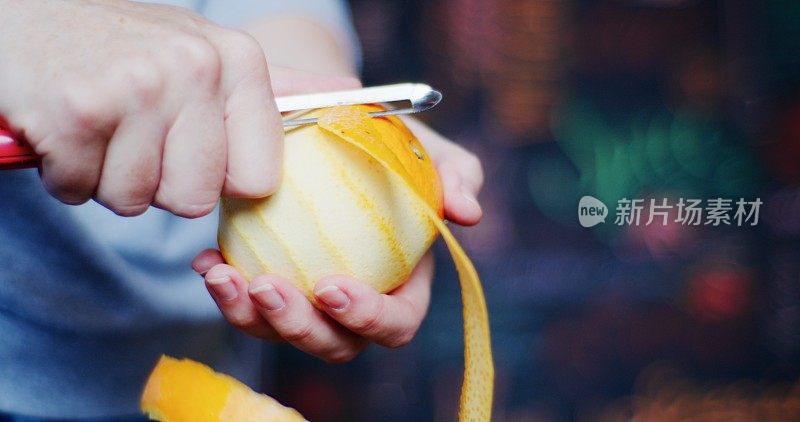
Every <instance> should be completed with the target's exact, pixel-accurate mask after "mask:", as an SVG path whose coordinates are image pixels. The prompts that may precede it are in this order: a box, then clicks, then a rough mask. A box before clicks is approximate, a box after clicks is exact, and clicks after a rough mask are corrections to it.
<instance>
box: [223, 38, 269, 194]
mask: <svg viewBox="0 0 800 422" xmlns="http://www.w3.org/2000/svg"><path fill="white" fill-rule="evenodd" d="M208 32H209V40H210V41H211V42H212V44H214V45H215V46H216V47H217V50H218V51H219V53H220V58H221V63H222V69H221V71H222V73H221V88H222V91H223V93H224V94H225V131H226V134H227V139H228V160H227V174H226V179H225V186H224V190H223V195H225V196H229V197H241V198H260V197H265V196H268V195H270V194H272V193H273V192H275V190H276V189H277V188H278V184H279V182H280V175H281V160H282V158H283V125H282V123H281V117H280V114H279V113H278V110H277V108H276V106H275V101H274V98H273V94H272V89H271V87H270V79H269V72H268V70H267V61H266V58H265V57H264V52H263V51H262V49H261V46H260V45H259V44H258V42H257V41H256V40H255V39H254V38H253V37H252V36H250V35H249V34H247V33H245V32H243V31H235V30H229V29H219V28H213V29H208Z"/></svg>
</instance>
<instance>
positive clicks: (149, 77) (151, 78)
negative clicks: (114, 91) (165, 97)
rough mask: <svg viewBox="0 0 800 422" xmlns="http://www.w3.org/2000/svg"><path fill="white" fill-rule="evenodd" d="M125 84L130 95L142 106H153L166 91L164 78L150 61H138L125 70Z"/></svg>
mask: <svg viewBox="0 0 800 422" xmlns="http://www.w3.org/2000/svg"><path fill="white" fill-rule="evenodd" d="M125 72H126V75H125V78H124V80H125V83H126V85H127V89H128V90H129V92H130V95H131V96H132V97H133V99H134V100H135V101H136V102H137V103H138V104H139V105H140V106H145V107H146V106H152V105H154V104H156V102H157V101H158V100H159V99H160V98H161V94H162V92H163V91H164V78H163V76H162V74H161V72H160V71H159V69H158V67H156V66H155V64H154V63H153V62H151V61H149V60H137V61H134V62H132V63H130V64H129V66H128V67H127V68H126V70H125Z"/></svg>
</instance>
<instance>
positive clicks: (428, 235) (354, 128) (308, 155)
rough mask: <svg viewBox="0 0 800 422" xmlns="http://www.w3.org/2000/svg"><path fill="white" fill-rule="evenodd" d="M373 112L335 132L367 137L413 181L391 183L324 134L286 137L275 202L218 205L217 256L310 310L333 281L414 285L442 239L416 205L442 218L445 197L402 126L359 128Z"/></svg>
mask: <svg viewBox="0 0 800 422" xmlns="http://www.w3.org/2000/svg"><path fill="white" fill-rule="evenodd" d="M370 107H371V106H363V107H360V108H356V107H353V108H352V110H353V112H354V113H352V114H354V115H352V116H351V115H350V114H347V113H345V114H340V115H337V120H336V122H337V125H338V126H337V127H336V129H337V130H339V131H343V132H347V133H346V134H347V135H351V134H352V133H355V136H361V137H362V141H363V142H365V143H368V144H369V145H372V146H373V148H376V149H380V153H381V154H383V155H381V157H383V156H386V157H391V159H393V160H394V162H395V163H396V165H397V166H399V167H400V168H402V170H403V171H405V172H406V173H407V174H408V178H404V179H400V178H397V177H395V176H394V175H392V174H389V173H387V172H386V169H385V168H384V167H383V166H382V165H381V164H380V163H378V162H377V161H376V160H375V159H373V158H371V157H370V156H368V155H367V154H365V153H364V152H363V151H361V150H359V149H358V148H356V147H354V146H352V145H350V144H349V143H348V142H345V141H344V140H342V139H341V137H340V136H338V135H337V134H336V133H332V132H330V131H326V130H323V129H321V128H320V127H319V126H318V125H308V126H304V127H300V128H298V129H295V130H292V131H290V132H288V133H287V134H286V139H285V145H284V171H283V180H282V183H281V187H280V189H279V190H278V192H276V193H275V194H274V195H272V196H271V197H269V198H265V199H260V200H236V199H224V200H223V201H222V204H221V214H220V227H219V236H218V240H219V245H220V250H221V251H222V254H223V256H224V257H225V259H226V261H227V262H228V263H229V264H231V265H233V266H234V267H236V268H237V269H238V270H239V271H240V272H241V273H242V274H243V276H244V277H245V278H246V279H248V280H250V279H252V278H253V277H255V276H257V275H259V274H264V273H273V274H278V275H281V276H283V277H286V278H288V279H289V280H292V281H294V282H295V283H296V284H297V285H298V287H299V288H300V289H301V290H302V291H303V292H304V293H305V294H306V295H307V296H308V297H309V298H312V300H313V294H312V289H313V287H314V284H315V283H316V282H317V281H318V280H319V279H321V278H322V277H325V276H328V275H332V274H346V275H349V276H353V277H355V278H356V279H358V280H361V281H363V282H365V283H367V284H370V285H371V286H373V287H374V288H375V289H376V290H378V291H380V292H387V291H390V290H392V289H394V288H395V287H397V286H398V285H399V284H401V283H402V282H404V281H405V280H406V279H407V278H408V276H409V274H410V273H411V270H412V269H413V268H414V266H415V265H416V263H417V262H418V261H419V260H420V259H421V257H422V255H423V254H424V253H425V251H426V250H427V249H428V248H429V247H430V245H431V243H432V242H433V241H434V240H435V239H436V236H437V233H438V232H437V230H436V228H435V227H434V225H433V223H432V222H431V221H430V219H429V217H428V214H427V213H426V210H425V205H424V204H420V203H419V201H417V200H416V195H420V196H422V197H423V198H425V200H426V202H428V204H429V205H430V206H432V207H433V208H434V209H436V210H438V212H439V213H440V215H441V208H442V205H441V204H442V199H441V197H442V194H441V187H440V184H439V180H438V176H437V175H436V171H435V169H434V167H433V164H432V163H431V161H430V159H429V158H428V157H427V153H426V152H425V151H424V149H423V148H422V146H421V145H420V144H419V141H417V140H416V138H414V136H413V135H412V134H411V133H410V132H409V131H408V129H406V128H405V126H404V125H403V124H402V122H400V121H399V119H394V118H393V119H383V118H376V119H371V118H366V119H359V118H358V116H366V115H365V114H364V112H363V111H365V110H370V109H371V108H370ZM348 116H349V117H348Z"/></svg>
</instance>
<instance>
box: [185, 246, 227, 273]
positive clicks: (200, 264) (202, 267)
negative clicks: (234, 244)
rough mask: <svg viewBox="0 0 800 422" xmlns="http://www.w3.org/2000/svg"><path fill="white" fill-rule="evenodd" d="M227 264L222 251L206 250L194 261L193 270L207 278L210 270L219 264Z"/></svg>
mask: <svg viewBox="0 0 800 422" xmlns="http://www.w3.org/2000/svg"><path fill="white" fill-rule="evenodd" d="M223 263H225V259H224V258H223V257H222V254H221V253H220V251H218V250H216V249H205V250H203V251H202V252H200V253H199V254H197V256H196V257H194V259H193V260H192V269H193V270H194V271H195V272H197V273H198V274H200V275H202V276H205V275H206V273H207V272H208V270H210V269H211V268H212V267H213V266H215V265H217V264H223Z"/></svg>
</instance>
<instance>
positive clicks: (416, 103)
mask: <svg viewBox="0 0 800 422" xmlns="http://www.w3.org/2000/svg"><path fill="white" fill-rule="evenodd" d="M441 100H442V94H441V93H440V92H439V91H436V90H435V89H433V88H431V87H430V86H429V85H426V84H420V83H402V84H394V85H384V86H375V87H370V88H362V89H355V90H351V91H336V92H324V93H318V94H305V95H292V96H287V97H278V98H276V99H275V102H276V103H277V104H278V110H280V111H281V112H287V111H298V110H311V109H317V108H325V107H335V106H341V105H356V104H372V103H396V102H401V101H402V102H409V103H410V105H409V106H405V107H399V108H393V109H390V110H386V111H376V112H372V113H370V115H372V116H375V117H379V116H391V115H396V114H410V113H419V112H422V111H425V110H428V109H430V108H433V107H435V106H436V105H437V104H439V101H441ZM316 122H317V119H315V118H312V119H289V120H285V121H284V122H283V126H298V125H305V124H311V123H316Z"/></svg>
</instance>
